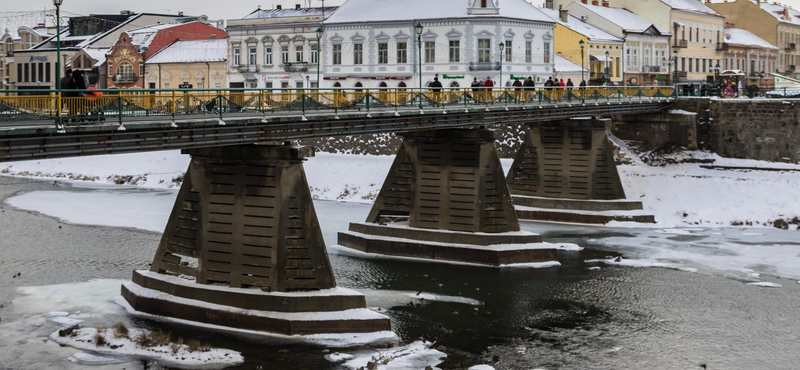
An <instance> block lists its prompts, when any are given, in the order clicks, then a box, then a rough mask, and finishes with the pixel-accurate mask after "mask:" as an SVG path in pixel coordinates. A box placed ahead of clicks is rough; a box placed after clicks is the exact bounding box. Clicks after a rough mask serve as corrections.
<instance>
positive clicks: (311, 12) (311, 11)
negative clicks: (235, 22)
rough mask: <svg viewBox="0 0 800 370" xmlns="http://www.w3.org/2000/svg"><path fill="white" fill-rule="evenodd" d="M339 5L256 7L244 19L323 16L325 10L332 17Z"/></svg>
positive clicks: (326, 14) (327, 15)
mask: <svg viewBox="0 0 800 370" xmlns="http://www.w3.org/2000/svg"><path fill="white" fill-rule="evenodd" d="M336 9H339V7H338V6H326V7H325V8H322V7H316V8H300V9H294V8H291V9H261V8H259V9H256V11H254V12H252V13H250V14H248V15H246V16H244V18H242V19H257V18H288V17H317V16H322V13H323V10H324V13H325V16H326V17H330V16H331V15H332V14H333V13H334V12H336Z"/></svg>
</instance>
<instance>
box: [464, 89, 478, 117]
mask: <svg viewBox="0 0 800 370" xmlns="http://www.w3.org/2000/svg"><path fill="white" fill-rule="evenodd" d="M468 91H469V90H467V89H464V94H463V95H464V113H469V106H467V92H468ZM473 93H475V92H474V91H473ZM472 98H473V99H474V98H475V97H474V96H473V97H472Z"/></svg>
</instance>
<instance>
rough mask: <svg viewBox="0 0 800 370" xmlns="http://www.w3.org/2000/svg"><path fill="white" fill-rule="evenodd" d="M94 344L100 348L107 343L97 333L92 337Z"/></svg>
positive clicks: (104, 338)
mask: <svg viewBox="0 0 800 370" xmlns="http://www.w3.org/2000/svg"><path fill="white" fill-rule="evenodd" d="M94 344H95V345H96V346H98V347H102V346H105V345H107V344H108V342H106V337H104V336H103V335H102V334H100V333H97V334H95V335H94Z"/></svg>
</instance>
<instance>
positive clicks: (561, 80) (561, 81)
mask: <svg viewBox="0 0 800 370" xmlns="http://www.w3.org/2000/svg"><path fill="white" fill-rule="evenodd" d="M558 86H561V88H560V89H559V90H564V86H567V84H565V83H564V79H563V78H562V79H560V80H559V81H558Z"/></svg>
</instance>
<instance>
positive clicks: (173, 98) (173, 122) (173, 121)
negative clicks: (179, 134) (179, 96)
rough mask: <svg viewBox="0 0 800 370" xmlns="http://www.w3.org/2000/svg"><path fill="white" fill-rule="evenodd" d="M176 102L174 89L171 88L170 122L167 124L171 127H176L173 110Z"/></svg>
mask: <svg viewBox="0 0 800 370" xmlns="http://www.w3.org/2000/svg"><path fill="white" fill-rule="evenodd" d="M177 103H178V102H177V100H176V98H175V90H172V123H171V124H170V125H169V126H170V127H173V128H174V127H178V124H177V122H175V112H176V107H175V106H176V105H177Z"/></svg>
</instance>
